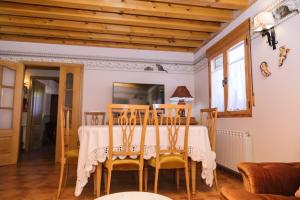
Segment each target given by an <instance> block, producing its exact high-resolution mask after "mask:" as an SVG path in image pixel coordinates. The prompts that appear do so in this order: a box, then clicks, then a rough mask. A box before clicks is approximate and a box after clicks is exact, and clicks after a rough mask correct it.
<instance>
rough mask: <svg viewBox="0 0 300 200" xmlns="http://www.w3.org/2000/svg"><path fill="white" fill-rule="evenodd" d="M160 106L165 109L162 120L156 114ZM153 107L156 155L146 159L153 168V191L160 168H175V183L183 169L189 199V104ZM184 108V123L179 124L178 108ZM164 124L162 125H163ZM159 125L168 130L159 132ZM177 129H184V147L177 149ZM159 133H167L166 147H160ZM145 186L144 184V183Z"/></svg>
mask: <svg viewBox="0 0 300 200" xmlns="http://www.w3.org/2000/svg"><path fill="white" fill-rule="evenodd" d="M157 108H160V109H161V108H162V109H164V110H165V116H161V117H163V118H164V120H163V121H164V122H163V121H162V120H160V119H159V117H158V116H157V114H156V109H157ZM157 108H155V109H154V113H155V114H154V121H155V126H156V157H155V158H152V159H150V160H149V161H148V164H149V166H151V167H153V168H155V182H154V192H155V193H157V186H158V175H159V170H160V169H175V170H176V175H177V177H178V179H177V185H178V183H179V173H178V172H179V169H184V170H185V181H186V189H187V195H188V199H190V180H189V168H188V133H189V124H190V123H189V121H190V116H191V110H192V107H191V105H174V104H165V105H163V104H161V105H159V106H158V107H157ZM181 109H185V110H186V111H187V112H186V113H187V122H188V123H186V125H183V126H181V124H180V122H181V118H180V110H181ZM163 124H164V125H163ZM159 125H160V126H161V127H162V126H166V128H167V130H168V132H167V133H161V132H160V129H159ZM179 129H184V132H183V133H184V147H183V149H179V148H178V146H177V141H178V134H179ZM160 134H168V143H169V148H168V149H161V147H160ZM147 181H148V171H147V170H145V182H146V183H147ZM145 187H147V186H146V184H145Z"/></svg>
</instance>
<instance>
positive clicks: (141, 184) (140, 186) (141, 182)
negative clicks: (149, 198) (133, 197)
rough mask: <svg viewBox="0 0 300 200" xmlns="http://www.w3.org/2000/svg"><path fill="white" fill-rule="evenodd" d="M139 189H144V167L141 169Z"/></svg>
mask: <svg viewBox="0 0 300 200" xmlns="http://www.w3.org/2000/svg"><path fill="white" fill-rule="evenodd" d="M139 190H140V192H142V191H143V168H142V169H140V170H139Z"/></svg>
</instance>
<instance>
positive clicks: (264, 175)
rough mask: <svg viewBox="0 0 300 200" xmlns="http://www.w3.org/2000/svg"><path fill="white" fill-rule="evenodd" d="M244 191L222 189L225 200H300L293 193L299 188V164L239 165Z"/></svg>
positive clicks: (222, 196) (222, 197)
mask: <svg viewBox="0 0 300 200" xmlns="http://www.w3.org/2000/svg"><path fill="white" fill-rule="evenodd" d="M238 170H239V171H240V173H241V174H242V177H243V183H244V189H243V190H234V189H229V188H222V190H221V199H225V200H238V199H239V200H247V199H249V200H250V199H251V200H252V199H253V200H258V199H264V200H269V199H270V200H271V199H275V200H277V199H278V200H279V199H282V200H300V198H297V197H295V196H294V195H295V192H296V191H297V189H298V188H299V186H300V162H298V163H241V164H239V166H238Z"/></svg>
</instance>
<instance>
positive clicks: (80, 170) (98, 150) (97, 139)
mask: <svg viewBox="0 0 300 200" xmlns="http://www.w3.org/2000/svg"><path fill="white" fill-rule="evenodd" d="M184 127H185V126H180V128H179V132H178V140H177V144H176V147H177V148H181V149H183V146H184V134H185V131H184V130H185V128H184ZM141 130H142V126H137V127H136V128H135V130H134V131H135V133H134V136H133V139H132V145H133V147H134V148H132V149H138V148H137V147H139V144H140V138H141V135H140V134H141V132H142V131H141ZM159 132H160V134H159V137H160V147H161V148H162V149H163V148H168V146H169V142H168V129H167V127H166V126H159ZM113 133H114V137H113V145H114V147H113V148H114V150H117V149H122V148H121V147H122V144H123V142H122V128H121V126H119V125H114V126H113ZM78 138H79V142H80V148H79V157H78V164H77V180H76V187H75V196H80V194H81V192H82V190H83V188H84V186H85V185H86V184H87V183H88V180H89V177H90V175H91V173H93V172H95V170H96V169H97V170H100V169H101V167H102V163H104V162H105V161H106V159H107V157H108V146H109V126H108V125H97V126H90V125H83V126H81V127H80V128H79V129H78ZM188 156H189V158H190V160H191V182H192V194H195V193H196V169H197V168H196V164H197V162H201V164H202V172H201V177H202V179H205V183H206V184H207V185H209V186H210V187H211V186H212V184H213V170H214V169H215V168H216V162H215V159H216V154H215V152H213V151H212V150H211V146H210V142H209V136H208V130H207V128H206V127H205V126H200V125H195V126H189V131H188ZM153 157H156V127H155V126H153V125H148V126H147V127H146V133H145V142H144V159H145V160H149V159H151V158H153ZM124 158H125V157H122V156H119V157H118V159H124ZM114 159H117V157H115V158H114ZM101 170H102V169H101ZM97 188H100V187H99V186H98V185H97ZM99 192H100V191H99ZM97 193H98V192H97Z"/></svg>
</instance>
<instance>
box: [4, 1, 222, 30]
mask: <svg viewBox="0 0 300 200" xmlns="http://www.w3.org/2000/svg"><path fill="white" fill-rule="evenodd" d="M0 14H6V15H12V14H13V15H18V16H28V17H41V18H49V19H63V20H73V21H80V22H97V23H104V24H117V25H128V26H139V27H151V28H165V29H174V30H189V31H204V32H217V31H220V29H221V26H220V23H216V22H205V21H195V20H181V19H169V18H160V17H148V16H136V15H127V14H116V13H106V12H97V11H86V10H79V9H69V8H56V7H45V6H37V5H27V4H19V3H7V2H0Z"/></svg>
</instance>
